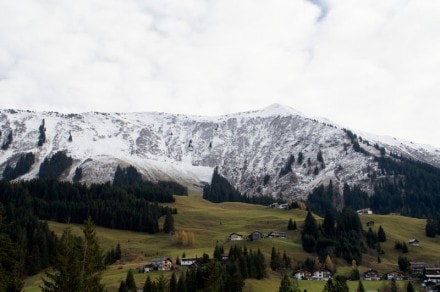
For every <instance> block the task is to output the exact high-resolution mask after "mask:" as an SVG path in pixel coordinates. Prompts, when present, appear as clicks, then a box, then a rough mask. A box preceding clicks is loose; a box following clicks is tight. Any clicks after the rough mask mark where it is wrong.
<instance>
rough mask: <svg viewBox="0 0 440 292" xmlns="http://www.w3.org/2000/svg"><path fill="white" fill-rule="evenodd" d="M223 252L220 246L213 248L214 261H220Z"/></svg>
mask: <svg viewBox="0 0 440 292" xmlns="http://www.w3.org/2000/svg"><path fill="white" fill-rule="evenodd" d="M224 252H225V251H224V249H223V246H222V245H218V244H217V245H216V246H215V248H214V255H213V256H214V259H216V260H218V261H221V260H222V255H223V253H224Z"/></svg>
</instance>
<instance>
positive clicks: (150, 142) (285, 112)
mask: <svg viewBox="0 0 440 292" xmlns="http://www.w3.org/2000/svg"><path fill="white" fill-rule="evenodd" d="M43 120H44V127H45V135H46V142H45V143H43V145H42V146H38V145H37V144H38V140H39V136H40V131H39V127H40V125H42V121H43ZM0 129H1V136H0V141H1V143H2V144H3V142H4V141H6V140H7V136H8V135H9V133H10V132H11V131H12V137H13V139H12V142H11V144H10V145H9V147H8V149H6V150H0V176H1V174H2V173H3V170H4V168H5V166H6V165H7V164H9V165H14V164H15V163H16V162H17V160H18V158H19V157H20V155H21V154H23V153H27V152H32V153H34V154H35V156H36V162H35V163H34V165H33V166H32V169H31V171H30V172H29V173H27V174H25V175H23V176H21V177H20V178H19V179H31V178H34V177H37V176H38V170H39V165H40V164H41V162H42V161H43V160H44V158H45V157H47V156H51V155H53V154H54V153H56V152H57V151H60V150H62V151H66V152H67V154H68V155H69V156H71V157H72V158H73V159H74V163H73V166H72V167H71V169H69V170H68V171H66V172H65V173H64V175H63V176H62V177H61V179H65V180H71V179H72V177H73V175H74V173H75V169H76V168H77V167H81V168H82V172H83V178H82V181H83V182H86V183H90V182H105V181H111V180H112V178H113V174H114V171H115V168H116V166H117V165H118V164H119V165H129V164H130V165H133V166H135V167H136V168H137V169H138V170H139V172H141V173H142V174H143V175H144V176H145V178H146V179H149V180H158V179H161V180H175V181H178V182H180V183H184V184H186V185H188V186H196V187H197V186H200V185H201V184H202V183H209V182H210V180H211V176H212V172H213V169H214V168H215V167H217V166H218V167H219V171H220V173H221V174H222V175H224V176H225V177H226V178H227V179H228V180H229V181H230V182H231V183H232V184H233V185H234V186H235V187H237V188H238V189H239V190H240V191H241V192H243V193H248V194H249V195H260V194H265V195H272V196H279V195H281V194H282V195H284V196H289V197H304V196H306V195H307V194H308V193H309V191H310V190H311V189H312V188H313V187H315V186H317V185H319V184H321V183H326V182H328V181H329V180H330V179H332V180H333V182H334V183H345V182H347V183H349V184H361V185H362V186H363V188H364V189H366V190H369V189H371V177H375V176H378V175H380V174H379V173H377V163H376V162H375V161H374V156H379V155H380V151H379V150H378V149H377V148H375V147H374V146H373V145H374V144H378V145H380V147H384V148H385V149H386V151H387V153H389V152H390V151H393V152H397V153H402V154H403V155H406V156H408V157H411V158H414V159H417V160H421V161H424V162H428V163H430V164H433V165H435V166H440V150H438V149H435V148H433V147H429V146H421V145H417V144H414V143H411V142H405V141H400V140H397V139H394V138H389V137H376V136H374V135H369V134H361V135H360V136H362V141H361V139H359V143H360V145H361V147H362V148H364V149H365V150H366V151H367V152H369V153H370V154H371V155H365V154H362V153H359V152H356V151H354V149H353V146H352V143H351V140H350V139H349V138H348V136H347V134H346V132H345V131H344V130H343V129H342V128H340V127H336V126H334V125H331V124H330V123H329V122H322V121H318V120H315V119H311V118H308V117H306V116H304V115H302V114H300V113H298V112H296V111H295V110H293V109H291V108H288V107H284V106H281V105H272V106H270V107H268V108H265V109H263V110H260V111H254V112H245V113H237V114H231V115H225V116H218V117H199V116H184V115H174V114H165V113H96V112H94V113H83V114H60V113H55V112H30V111H14V110H0ZM358 135H359V134H358ZM70 136H71V139H69V137H70ZM70 140H71V141H70ZM319 152H321V154H322V158H323V162H321V161H319V159H318V153H319ZM300 153H301V154H300ZM301 155H302V156H303V159H302V161H300V160H301V159H299V156H301ZM291 156H293V157H294V159H295V161H294V162H293V163H292V164H291V165H290V167H289V166H287V170H288V171H287V173H286V174H285V175H281V176H280V171H281V170H282V169H283V168H284V169H286V163H287V162H288V160H289V157H291ZM291 160H292V159H291ZM341 185H342V184H341Z"/></svg>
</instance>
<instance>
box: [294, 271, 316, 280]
mask: <svg viewBox="0 0 440 292" xmlns="http://www.w3.org/2000/svg"><path fill="white" fill-rule="evenodd" d="M293 277H295V279H298V280H308V279H311V278H312V272H310V271H309V270H307V269H301V270H298V271H296V272H295V274H293Z"/></svg>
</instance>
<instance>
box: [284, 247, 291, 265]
mask: <svg viewBox="0 0 440 292" xmlns="http://www.w3.org/2000/svg"><path fill="white" fill-rule="evenodd" d="M282 263H283V268H284V269H290V268H291V260H290V257H288V256H287V254H286V251H284V252H283V261H282Z"/></svg>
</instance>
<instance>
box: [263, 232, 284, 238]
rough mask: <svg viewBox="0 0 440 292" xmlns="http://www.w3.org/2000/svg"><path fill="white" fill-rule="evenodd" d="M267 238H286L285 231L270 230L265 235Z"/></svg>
mask: <svg viewBox="0 0 440 292" xmlns="http://www.w3.org/2000/svg"><path fill="white" fill-rule="evenodd" d="M267 237H268V238H276V237H277V238H286V232H279V231H271V232H269V234H268V235H267Z"/></svg>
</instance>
